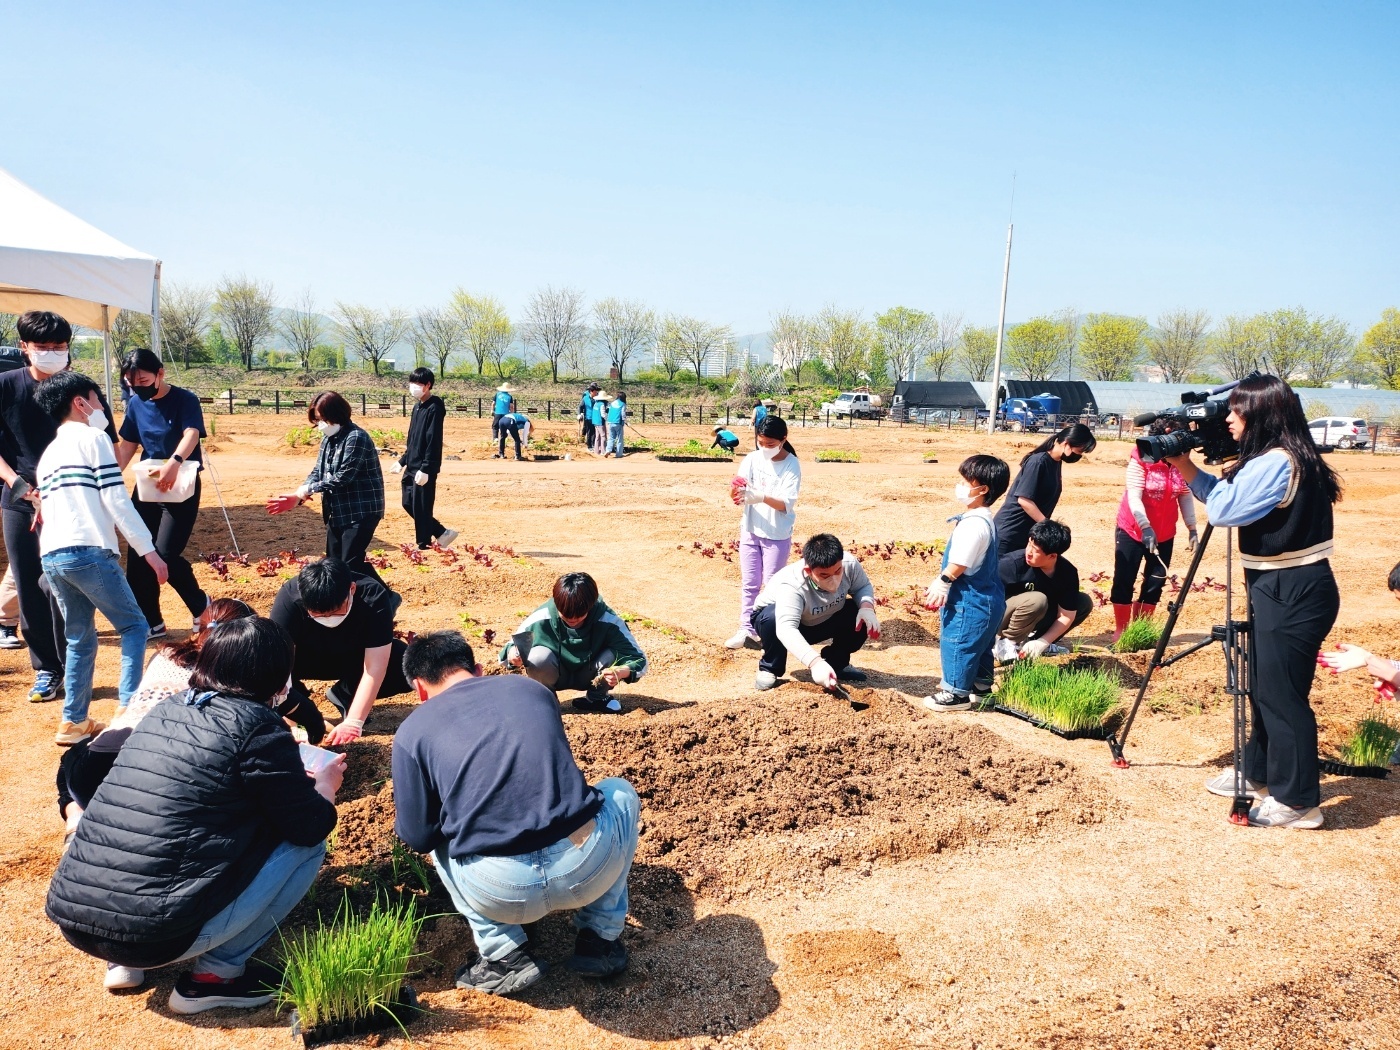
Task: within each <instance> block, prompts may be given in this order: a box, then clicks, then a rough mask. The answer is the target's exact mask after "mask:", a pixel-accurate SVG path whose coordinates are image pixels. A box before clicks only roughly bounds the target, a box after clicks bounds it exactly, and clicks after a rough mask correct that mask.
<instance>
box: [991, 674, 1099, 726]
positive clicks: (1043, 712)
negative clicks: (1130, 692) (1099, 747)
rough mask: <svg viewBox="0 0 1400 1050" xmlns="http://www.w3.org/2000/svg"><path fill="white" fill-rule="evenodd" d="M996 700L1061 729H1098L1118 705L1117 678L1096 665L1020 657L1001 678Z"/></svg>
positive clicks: (1004, 705)
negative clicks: (1075, 666)
mask: <svg viewBox="0 0 1400 1050" xmlns="http://www.w3.org/2000/svg"><path fill="white" fill-rule="evenodd" d="M996 702H997V703H998V704H1000V705H1002V706H1003V707H1009V708H1012V709H1013V710H1016V711H1020V712H1022V713H1023V714H1027V715H1029V716H1031V717H1032V718H1034V719H1035V720H1036V721H1038V722H1041V723H1043V724H1045V725H1050V726H1054V727H1055V728H1056V729H1059V730H1062V731H1064V732H1072V731H1075V730H1081V731H1082V730H1089V729H1097V728H1098V727H1100V726H1102V725H1103V724H1104V722H1105V721H1106V720H1107V718H1108V716H1109V715H1110V714H1112V713H1113V711H1114V710H1115V709H1116V708H1117V707H1118V679H1117V677H1116V676H1115V675H1113V674H1111V673H1110V672H1107V671H1102V670H1098V669H1097V668H1095V669H1092V670H1080V669H1071V668H1065V667H1060V666H1058V665H1056V664H1049V663H1045V662H1044V661H1041V660H1020V661H1018V662H1017V663H1016V664H1015V666H1013V667H1012V668H1011V670H1010V671H1009V672H1008V673H1007V675H1006V677H1005V678H1004V679H1003V680H1002V683H1001V688H999V689H998V690H997V692H996Z"/></svg>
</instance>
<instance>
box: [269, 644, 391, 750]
mask: <svg viewBox="0 0 1400 1050" xmlns="http://www.w3.org/2000/svg"><path fill="white" fill-rule="evenodd" d="M407 648H408V643H407V642H405V641H404V640H403V639H402V638H395V639H394V641H393V644H392V645H391V646H390V647H389V666H388V667H387V668H386V669H385V671H384V681H383V682H381V683H380V685H379V692H378V694H377V695H376V696H375V699H376V700H383V699H384V698H385V697H386V696H400V695H402V694H403V693H409V692H412V691H413V686H412V685H411V684H410V683H409V681H408V679H407V678H405V677H404V676H403V654H404V650H405V649H407ZM345 656H346V659H345V663H344V665H343V666H341V667H339V668H337V670H339V671H340V672H341V674H342V677H341V678H340V680H339V681H337V682H336V683H335V684H334V685H332V686H331V687H330V688H329V689H328V690H326V699H327V700H329V701H330V702H331V703H332V704H333V705H334V706H335V708H336V710H337V711H339V712H340V713H341V714H342V715H344V714H345V712H346V711H347V710H349V708H350V702H351V701H352V700H354V699H355V690H356V689H357V688H358V687H359V685H360V676H361V675H363V674H364V671H365V652H364V650H363V649H360V650H357V651H355V652H353V653H348V654H345ZM292 676H293V677H292V691H291V692H290V693H288V694H287V699H286V702H285V703H283V704H282V706H281V707H279V708H278V709H277V713H278V714H280V715H281V716H282V717H283V718H290V719H291V720H292V721H294V722H296V723H298V724H299V725H303V726H306V727H307V735H313V734H312V733H311V728H310V725H309V724H308V722H305V721H302V718H303V717H305V718H308V719H309V718H310V717H311V716H310V712H312V711H315V712H316V715H315V717H316V718H317V719H319V718H320V717H321V714H320V712H319V711H316V705H315V704H313V703H312V702H311V699H310V696H309V694H308V692H307V688H306V683H305V682H303V681H302V679H301V678H300V676H298V675H297V673H296V671H295V669H294V670H293V671H292ZM298 712H300V715H299V714H298ZM321 729H322V733H324V732H325V724H324V723H322V726H321ZM318 739H319V738H318Z"/></svg>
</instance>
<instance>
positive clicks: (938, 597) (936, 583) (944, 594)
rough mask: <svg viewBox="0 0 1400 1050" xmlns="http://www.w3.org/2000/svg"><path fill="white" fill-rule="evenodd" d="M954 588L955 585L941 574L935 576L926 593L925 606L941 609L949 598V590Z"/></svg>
mask: <svg viewBox="0 0 1400 1050" xmlns="http://www.w3.org/2000/svg"><path fill="white" fill-rule="evenodd" d="M952 589H953V585H952V584H951V583H949V582H948V581H947V580H945V579H944V578H943V577H942V576H941V575H940V576H936V577H934V580H933V582H932V583H930V584H929V585H928V592H927V593H926V594H925V595H924V607H925V608H927V609H941V608H943V604H944V603H945V602H946V601H947V600H948V592H949V591H950V590H952Z"/></svg>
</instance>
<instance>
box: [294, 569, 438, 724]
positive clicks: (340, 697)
mask: <svg viewBox="0 0 1400 1050" xmlns="http://www.w3.org/2000/svg"><path fill="white" fill-rule="evenodd" d="M395 598H397V595H395V594H394V593H393V592H392V591H390V590H389V588H387V587H385V586H384V584H382V583H380V582H379V581H378V580H372V579H370V578H369V577H367V576H356V575H355V574H353V573H352V572H351V571H350V569H349V567H348V566H347V565H346V564H345V562H343V561H341V560H340V559H339V558H330V557H326V558H322V559H321V560H320V561H314V562H311V563H310V564H309V565H304V566H302V569H301V571H300V572H299V573H297V575H296V577H295V578H294V579H291V580H288V581H287V582H286V583H284V584H283V585H282V589H281V590H279V591H278V592H277V597H276V599H275V600H274V601H273V603H272V612H271V614H270V615H271V617H272V619H273V620H274V621H276V622H277V623H279V624H281V625H282V626H283V627H285V628H286V630H287V633H288V634H290V635H291V637H292V641H293V642H295V643H296V663H295V664H294V666H293V668H292V688H291V691H290V693H289V694H288V696H287V700H286V702H285V703H284V704H283V705H281V706H280V707H279V708H278V710H279V711H281V712H282V713H284V714H286V715H287V716H288V717H290V718H292V719H293V720H295V721H298V722H300V723H301V724H303V725H305V726H307V732H308V733H311V732H312V724H311V723H312V722H313V721H314V718H313V717H311V715H310V711H311V709H313V708H314V707H315V705H314V704H313V703H312V702H311V698H310V694H309V691H308V690H307V688H306V683H307V682H308V681H317V682H332V683H334V684H333V685H331V687H330V688H329V689H327V690H326V699H327V700H329V701H330V702H331V703H332V704H333V705H334V706H335V707H336V709H337V710H338V711H340V714H341V716H342V718H341V721H340V724H339V725H337V726H335V728H333V729H332V730H331V731H330V733H329V734H328V735H327V736H326V743H327V744H330V745H336V744H348V743H350V742H351V741H353V740H358V739H359V738H360V736H361V735H362V734H363V732H364V728H365V722H366V721H367V720H368V719H369V716H370V713H371V712H372V711H373V710H374V702H375V700H378V699H382V698H383V697H386V696H399V695H401V694H403V693H407V692H410V691H411V687H410V686H409V684H408V682H407V680H405V678H404V676H403V666H402V665H403V652H404V647H405V644H406V643H404V642H403V641H402V640H400V639H398V638H395V637H394V608H395V602H394V599H395ZM297 712H301V714H299V713H297Z"/></svg>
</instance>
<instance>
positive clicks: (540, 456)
mask: <svg viewBox="0 0 1400 1050" xmlns="http://www.w3.org/2000/svg"><path fill="white" fill-rule="evenodd" d="M530 458H531V459H532V460H534V461H535V462H536V463H548V462H549V461H550V460H554V459H559V458H560V457H559V456H556V455H554V454H553V453H552V452H532V453H530Z"/></svg>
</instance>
